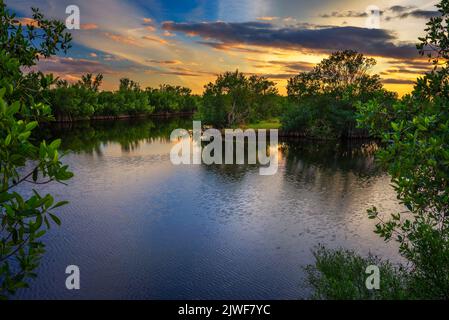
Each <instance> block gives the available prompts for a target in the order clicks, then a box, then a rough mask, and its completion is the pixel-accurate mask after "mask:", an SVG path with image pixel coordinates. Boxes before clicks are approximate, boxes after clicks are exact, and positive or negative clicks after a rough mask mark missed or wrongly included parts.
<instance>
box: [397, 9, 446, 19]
mask: <svg viewBox="0 0 449 320" xmlns="http://www.w3.org/2000/svg"><path fill="white" fill-rule="evenodd" d="M439 16H441V13H440V12H439V11H431V10H419V9H417V10H413V11H410V12H404V13H402V14H400V15H399V18H401V19H404V18H408V17H414V18H422V19H430V18H433V17H439Z"/></svg>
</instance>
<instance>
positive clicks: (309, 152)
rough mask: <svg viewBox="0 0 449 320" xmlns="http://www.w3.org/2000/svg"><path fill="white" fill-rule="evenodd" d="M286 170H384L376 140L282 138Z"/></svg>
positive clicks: (362, 173) (366, 173) (361, 173)
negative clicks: (330, 140)
mask: <svg viewBox="0 0 449 320" xmlns="http://www.w3.org/2000/svg"><path fill="white" fill-rule="evenodd" d="M280 144H281V150H282V153H283V154H284V156H285V157H286V161H287V162H286V166H287V170H294V169H296V168H298V166H299V167H301V168H302V170H301V171H315V170H318V169H319V170H320V171H331V172H335V171H341V172H345V173H347V172H352V173H353V174H355V175H357V176H360V177H370V176H375V175H378V174H379V173H381V171H380V169H379V168H378V166H377V165H376V163H375V155H374V154H375V151H376V150H377V149H378V146H377V144H376V142H374V141H342V142H328V141H323V142H321V141H310V140H297V139H293V140H292V139H286V140H283V141H281V142H280Z"/></svg>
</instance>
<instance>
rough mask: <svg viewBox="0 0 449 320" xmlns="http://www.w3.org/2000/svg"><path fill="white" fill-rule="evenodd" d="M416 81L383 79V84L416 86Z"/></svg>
mask: <svg viewBox="0 0 449 320" xmlns="http://www.w3.org/2000/svg"><path fill="white" fill-rule="evenodd" d="M415 82H416V81H413V80H409V79H393V78H388V79H382V83H385V84H415Z"/></svg>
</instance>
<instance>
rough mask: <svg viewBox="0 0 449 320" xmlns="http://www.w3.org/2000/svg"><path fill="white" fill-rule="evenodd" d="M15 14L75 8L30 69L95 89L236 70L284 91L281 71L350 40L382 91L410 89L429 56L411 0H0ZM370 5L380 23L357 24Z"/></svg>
mask: <svg viewBox="0 0 449 320" xmlns="http://www.w3.org/2000/svg"><path fill="white" fill-rule="evenodd" d="M6 3H7V5H8V7H9V8H11V9H13V10H14V11H15V12H16V13H17V16H18V17H21V18H26V17H30V7H32V6H33V7H38V8H40V9H42V12H43V13H44V14H45V15H46V16H48V17H54V18H59V19H62V20H64V21H65V19H66V17H67V15H66V13H65V9H66V7H67V6H68V5H71V4H76V5H78V6H79V8H80V10H81V30H72V35H73V38H74V43H73V48H72V49H71V50H70V51H69V53H68V54H67V55H59V56H57V57H54V58H51V59H47V60H43V61H41V62H40V63H39V66H38V67H39V69H40V70H42V71H44V72H49V73H50V72H51V73H54V74H56V75H58V76H60V77H62V78H65V79H68V80H71V81H75V80H76V79H78V78H79V77H80V75H81V74H84V73H88V72H90V73H99V72H101V73H103V74H104V76H105V79H104V85H103V87H102V88H103V89H108V90H109V89H111V90H112V89H116V88H117V86H118V79H119V78H121V77H129V78H132V79H133V80H135V81H138V82H139V83H140V84H141V86H142V87H146V86H153V87H157V86H158V85H159V84H162V83H169V84H174V85H183V86H187V87H190V88H191V89H192V90H193V91H194V92H195V93H201V92H202V90H203V86H204V85H205V84H206V83H207V82H209V81H213V80H214V78H215V76H216V74H218V73H221V72H224V71H230V70H235V69H239V70H240V71H242V72H245V73H248V74H259V75H266V76H267V77H269V78H270V79H272V80H273V81H275V82H276V83H277V85H278V88H279V91H280V92H281V93H285V85H286V82H287V79H288V78H290V77H291V76H293V75H295V74H297V73H299V72H301V71H307V70H310V68H311V67H312V66H313V65H314V64H315V63H317V62H319V61H320V60H321V59H322V58H324V57H326V56H327V55H328V54H329V53H330V52H332V51H336V50H342V49H354V50H357V51H360V52H362V53H365V54H366V55H369V56H372V57H375V58H376V60H377V62H378V64H377V66H376V67H375V69H374V72H376V73H379V74H380V75H381V77H382V79H383V82H384V83H385V86H386V87H387V88H388V89H390V90H395V91H398V92H399V93H400V94H402V93H404V92H408V91H410V89H411V88H412V83H413V81H414V80H415V79H416V77H418V76H419V75H420V74H422V73H423V72H425V71H427V70H429V64H428V62H427V61H426V60H425V59H424V60H423V59H421V58H420V57H419V56H418V53H417V50H416V48H415V44H416V42H417V38H418V36H420V35H423V33H424V28H425V23H426V22H427V21H428V19H429V17H431V16H434V15H435V14H437V12H436V9H435V3H437V1H423V0H421V1H415V0H405V1H402V0H393V2H392V1H386V0H314V1H309V0H307V1H305V0H304V1H299V0H231V1H224V0H211V1H206V0H196V1H192V0H180V1H162V0H131V1H120V0H69V1H66V0H62V1H61V0H42V1H30V0H7V1H6ZM369 5H375V6H377V7H379V8H380V10H381V16H380V28H379V29H372V28H367V14H366V9H367V7H368V6H369Z"/></svg>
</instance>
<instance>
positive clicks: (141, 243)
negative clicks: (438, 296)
mask: <svg viewBox="0 0 449 320" xmlns="http://www.w3.org/2000/svg"><path fill="white" fill-rule="evenodd" d="M81 132H82V131H81ZM96 133H97V134H99V132H96ZM68 138H70V137H68ZM137 140H138V141H137V143H133V147H132V148H129V147H127V148H123V145H122V144H119V143H118V142H114V141H113V139H111V141H110V142H108V141H107V139H103V140H102V141H101V142H99V146H98V145H97V146H96V147H95V149H96V151H95V152H88V150H84V151H81V152H78V153H76V154H75V153H72V154H69V155H68V156H66V158H65V162H67V163H68V164H70V166H71V168H72V170H73V171H74V172H75V178H74V179H73V180H72V181H71V182H70V183H69V186H68V187H65V186H60V185H52V186H50V187H48V190H45V191H49V192H52V193H55V194H56V195H57V196H58V198H62V199H68V200H70V201H71V203H70V205H68V206H67V207H65V208H63V210H62V212H61V218H62V221H63V225H62V227H60V228H53V229H52V231H51V232H50V234H49V235H48V236H47V243H48V247H47V249H48V252H47V255H46V256H45V257H44V259H43V262H42V266H41V269H40V272H39V278H38V279H37V280H36V282H35V283H34V284H33V285H32V287H31V289H29V290H27V291H23V292H22V293H21V295H20V297H26V298H129V299H132V298H149V299H151V298H158V299H184V298H187V299H196V298H215V299H220V298H223V299H240V298H248V299H258V298H268V299H270V298H275V299H277V298H288V299H295V298H300V297H305V296H306V295H307V294H308V289H307V288H306V287H305V285H304V283H303V278H302V277H303V271H302V269H301V266H304V265H306V264H308V263H312V262H313V257H312V254H311V249H312V248H313V247H314V246H316V245H317V244H319V243H322V244H325V245H327V246H330V247H339V246H342V247H346V248H352V249H356V250H358V251H360V252H361V253H363V254H367V253H368V252H369V251H371V252H373V253H376V254H379V255H381V256H385V257H389V258H392V259H394V260H396V259H397V256H396V249H395V247H394V245H393V244H385V243H384V242H383V241H382V240H381V239H380V238H379V237H378V236H376V235H375V234H374V233H373V232H372V230H373V228H374V222H373V221H370V220H368V218H367V214H366V209H367V208H369V207H370V206H372V205H376V206H378V207H379V208H380V209H383V210H385V211H388V212H389V211H391V210H397V209H401V208H400V207H399V206H398V205H397V204H396V203H397V201H396V200H395V194H394V192H393V190H392V189H391V187H389V179H388V177H387V176H385V175H382V174H378V173H376V170H374V167H373V159H372V157H371V156H363V155H362V154H360V153H359V152H354V150H353V149H351V148H346V147H341V148H340V149H338V151H337V152H336V151H335V148H330V149H326V148H329V146H327V145H323V146H320V145H314V146H310V144H309V145H307V144H306V145H305V144H304V143H299V142H285V143H283V145H282V148H281V151H282V153H281V156H280V161H279V171H278V173H277V174H276V175H274V176H260V175H259V170H258V167H257V166H248V165H243V166H233V165H214V166H205V165H197V166H173V165H172V164H171V162H170V160H169V151H170V148H171V144H170V142H169V141H167V139H165V138H164V139H162V138H158V137H157V136H152V137H151V138H145V139H141V140H139V139H137ZM329 150H333V151H332V152H331V151H329ZM69 264H76V265H79V266H80V269H81V290H80V291H77V292H73V291H67V290H66V289H65V286H64V281H65V274H64V270H65V267H66V266H67V265H69Z"/></svg>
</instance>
